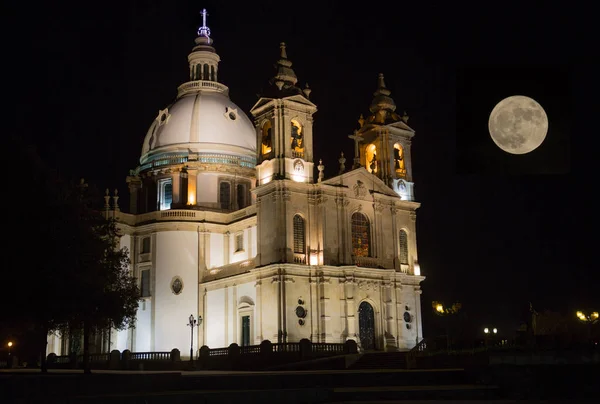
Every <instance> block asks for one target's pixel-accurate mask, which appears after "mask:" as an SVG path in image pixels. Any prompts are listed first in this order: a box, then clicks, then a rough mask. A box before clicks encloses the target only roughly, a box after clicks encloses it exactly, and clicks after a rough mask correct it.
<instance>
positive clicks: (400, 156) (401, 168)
mask: <svg viewBox="0 0 600 404" xmlns="http://www.w3.org/2000/svg"><path fill="white" fill-rule="evenodd" d="M394 169H395V170H396V173H397V174H398V175H399V176H400V177H404V176H405V175H406V166H405V165H404V148H403V147H402V145H401V144H399V143H396V144H395V145H394Z"/></svg>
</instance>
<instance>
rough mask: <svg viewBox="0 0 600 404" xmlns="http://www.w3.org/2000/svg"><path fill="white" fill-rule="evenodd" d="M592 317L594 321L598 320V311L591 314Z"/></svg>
mask: <svg viewBox="0 0 600 404" xmlns="http://www.w3.org/2000/svg"><path fill="white" fill-rule="evenodd" d="M591 317H592V318H593V319H597V318H598V312H597V311H595V312H593V313H592V314H591Z"/></svg>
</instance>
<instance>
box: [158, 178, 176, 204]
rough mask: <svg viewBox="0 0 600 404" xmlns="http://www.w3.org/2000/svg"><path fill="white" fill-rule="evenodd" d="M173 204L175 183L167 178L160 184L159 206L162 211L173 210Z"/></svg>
mask: <svg viewBox="0 0 600 404" xmlns="http://www.w3.org/2000/svg"><path fill="white" fill-rule="evenodd" d="M172 202H173V181H172V180H171V178H166V179H163V180H160V181H159V182H158V205H159V209H160V210H167V209H171V203H172Z"/></svg>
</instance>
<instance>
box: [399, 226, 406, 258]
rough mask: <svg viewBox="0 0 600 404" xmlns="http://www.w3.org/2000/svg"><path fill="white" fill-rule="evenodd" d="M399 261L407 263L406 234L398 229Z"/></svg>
mask: <svg viewBox="0 0 600 404" xmlns="http://www.w3.org/2000/svg"><path fill="white" fill-rule="evenodd" d="M399 239H400V263H401V264H406V265H408V235H407V234H406V231H404V230H400V237H399Z"/></svg>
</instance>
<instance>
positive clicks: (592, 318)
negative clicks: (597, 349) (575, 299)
mask: <svg viewBox="0 0 600 404" xmlns="http://www.w3.org/2000/svg"><path fill="white" fill-rule="evenodd" d="M576 315H577V318H578V319H579V320H581V321H583V322H584V323H587V324H588V334H589V335H588V338H590V339H591V338H592V325H593V324H596V323H597V322H598V312H597V311H593V312H591V313H589V314H586V313H584V312H582V311H578V312H577V313H576Z"/></svg>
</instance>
